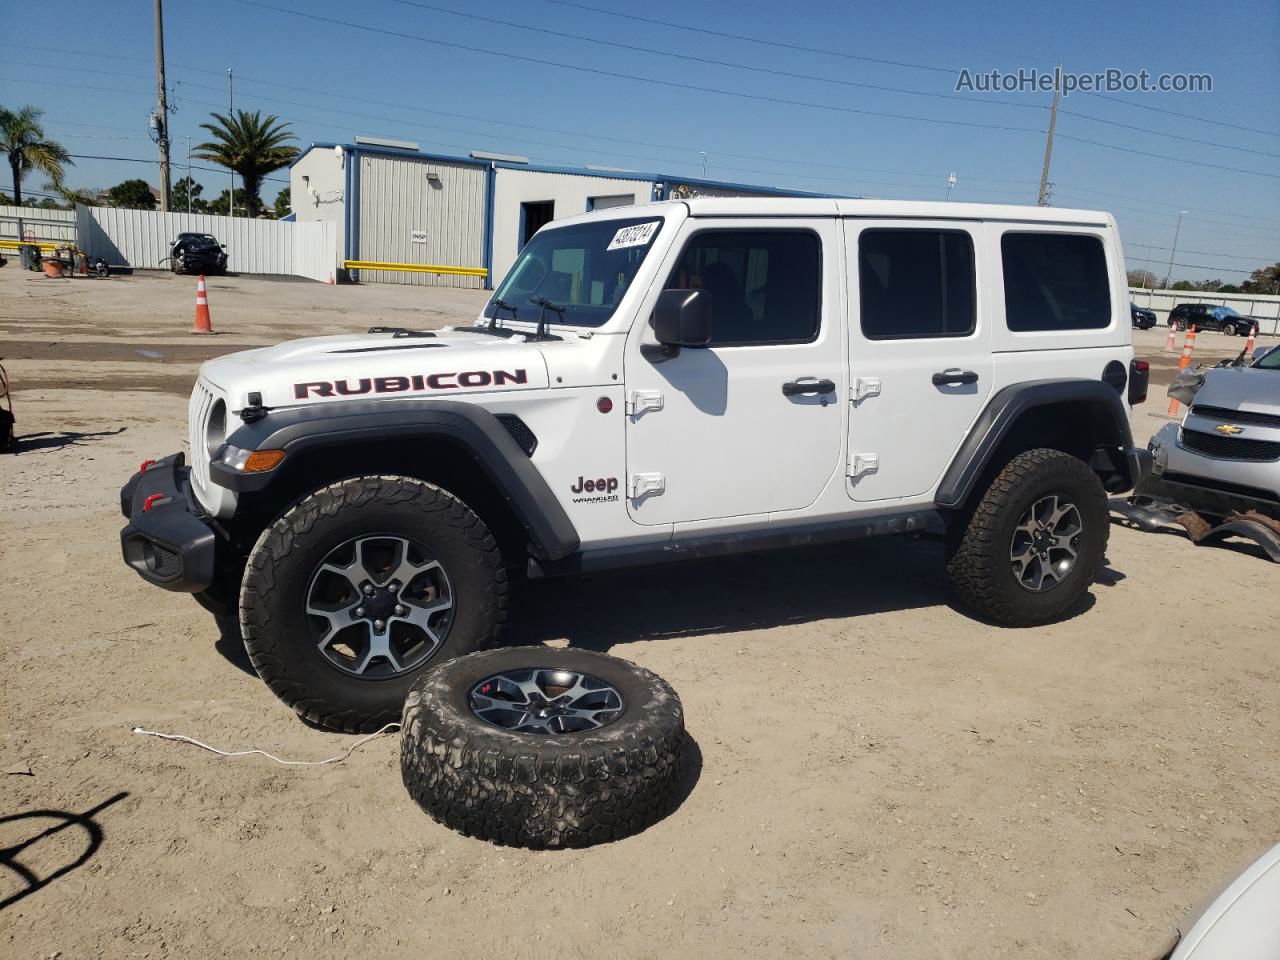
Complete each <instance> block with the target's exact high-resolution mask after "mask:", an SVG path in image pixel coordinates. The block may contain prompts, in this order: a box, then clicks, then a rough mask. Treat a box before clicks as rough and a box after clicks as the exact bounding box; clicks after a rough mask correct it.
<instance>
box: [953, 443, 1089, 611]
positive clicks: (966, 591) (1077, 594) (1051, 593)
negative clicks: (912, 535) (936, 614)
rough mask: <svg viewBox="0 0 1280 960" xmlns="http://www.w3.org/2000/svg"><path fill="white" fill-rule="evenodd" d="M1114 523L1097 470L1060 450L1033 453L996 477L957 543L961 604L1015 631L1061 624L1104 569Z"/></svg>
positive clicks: (955, 577)
mask: <svg viewBox="0 0 1280 960" xmlns="http://www.w3.org/2000/svg"><path fill="white" fill-rule="evenodd" d="M1109 534H1110V523H1109V520H1108V514H1107V495H1106V491H1104V490H1103V488H1102V483H1101V482H1100V481H1099V480H1098V477H1097V475H1096V474H1095V473H1094V472H1093V470H1092V469H1091V468H1090V467H1089V466H1088V464H1086V463H1084V462H1083V461H1082V460H1080V459H1079V458H1078V457H1073V456H1071V455H1070V454H1067V453H1063V452H1061V451H1060V450H1048V449H1037V450H1028V451H1027V452H1025V453H1021V454H1019V455H1018V456H1016V457H1014V458H1013V459H1012V460H1010V461H1009V463H1008V464H1006V465H1005V467H1004V469H1002V470H1001V471H1000V473H999V474H997V476H996V478H995V479H994V480H993V481H992V483H991V486H990V487H988V488H987V491H986V493H984V494H983V496H982V499H981V500H980V501H979V502H978V505H977V507H976V508H975V509H974V510H973V513H972V514H971V515H969V516H968V518H967V522H964V523H963V524H962V525H961V526H959V527H958V528H957V529H956V530H955V531H954V535H953V537H952V539H951V544H950V550H949V554H950V556H949V557H948V563H947V572H948V573H949V574H950V576H951V581H952V584H953V585H954V587H955V589H956V592H957V593H958V594H959V595H960V599H961V600H962V601H963V602H964V603H965V604H966V605H967V606H968V607H970V608H971V609H973V610H974V611H975V612H977V613H978V614H980V615H981V616H984V617H986V618H988V619H990V620H992V621H994V622H996V623H999V624H1001V625H1003V626H1009V627H1027V626H1035V625H1037V624H1041V623H1047V622H1049V621H1051V620H1056V619H1058V618H1059V617H1061V616H1062V615H1063V614H1064V613H1066V612H1067V611H1068V610H1069V609H1070V608H1071V607H1072V606H1074V605H1075V604H1076V603H1077V602H1078V601H1079V600H1080V598H1081V596H1083V594H1084V592H1085V591H1086V590H1087V589H1088V587H1089V584H1090V583H1092V582H1093V578H1094V577H1095V576H1096V575H1097V572H1098V569H1099V567H1100V566H1101V565H1102V559H1103V555H1104V554H1105V552H1106V548H1107V538H1108V535H1109Z"/></svg>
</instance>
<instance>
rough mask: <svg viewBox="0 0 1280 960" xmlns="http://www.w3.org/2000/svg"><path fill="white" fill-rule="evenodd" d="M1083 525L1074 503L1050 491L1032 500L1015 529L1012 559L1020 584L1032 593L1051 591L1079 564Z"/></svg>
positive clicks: (1015, 575)
mask: <svg viewBox="0 0 1280 960" xmlns="http://www.w3.org/2000/svg"><path fill="white" fill-rule="evenodd" d="M1083 532H1084V524H1083V523H1082V521H1081V519H1080V510H1079V509H1078V508H1077V507H1076V505H1075V504H1074V503H1072V502H1071V501H1070V500H1067V499H1066V498H1065V497H1062V496H1059V495H1058V494H1050V495H1049V496H1047V497H1042V498H1040V499H1039V500H1037V501H1036V502H1035V503H1033V504H1032V505H1031V506H1030V507H1029V508H1028V509H1027V510H1026V511H1025V512H1024V513H1023V514H1022V516H1021V517H1020V518H1019V520H1018V524H1017V526H1015V527H1014V528H1013V539H1012V541H1011V543H1010V545H1009V560H1010V564H1011V566H1012V568H1013V575H1014V577H1015V578H1016V579H1017V581H1018V583H1019V585H1021V586H1022V587H1023V589H1025V590H1030V591H1031V592H1032V593H1042V592H1043V591H1045V590H1052V589H1053V588H1054V587H1056V586H1057V585H1058V584H1059V583H1061V582H1062V581H1063V580H1064V579H1066V577H1067V575H1068V574H1069V573H1071V571H1072V569H1073V568H1074V567H1075V565H1076V556H1077V550H1078V548H1079V545H1080V535H1081V533H1083Z"/></svg>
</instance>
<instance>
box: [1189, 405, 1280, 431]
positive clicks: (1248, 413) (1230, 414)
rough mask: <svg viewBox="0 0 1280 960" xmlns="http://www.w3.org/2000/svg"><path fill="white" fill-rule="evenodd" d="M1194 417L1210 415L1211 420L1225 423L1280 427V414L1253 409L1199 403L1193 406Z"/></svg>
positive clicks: (1192, 413)
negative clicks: (1234, 408) (1231, 408)
mask: <svg viewBox="0 0 1280 960" xmlns="http://www.w3.org/2000/svg"><path fill="white" fill-rule="evenodd" d="M1191 415H1192V416H1193V417H1208V418H1209V419H1210V420H1221V421H1222V422H1224V423H1251V424H1255V425H1256V426H1259V427H1278V428H1280V414H1275V413H1258V412H1256V411H1253V410H1229V409H1227V408H1226V407H1211V406H1209V405H1207V404H1204V403H1197V404H1196V405H1195V406H1194V407H1192V408H1191Z"/></svg>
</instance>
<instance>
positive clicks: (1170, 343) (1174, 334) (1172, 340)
mask: <svg viewBox="0 0 1280 960" xmlns="http://www.w3.org/2000/svg"><path fill="white" fill-rule="evenodd" d="M1177 338H1178V331H1177V330H1175V329H1174V326H1173V324H1172V323H1171V324H1169V339H1168V340H1166V341H1165V342H1164V349H1165V352H1166V353H1173V352H1174V351H1175V350H1177V349H1178V344H1177V342H1176V341H1177Z"/></svg>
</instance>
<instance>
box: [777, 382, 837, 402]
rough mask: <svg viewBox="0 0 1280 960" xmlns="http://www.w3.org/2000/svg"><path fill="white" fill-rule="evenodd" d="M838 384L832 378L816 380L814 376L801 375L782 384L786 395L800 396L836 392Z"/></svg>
mask: <svg viewBox="0 0 1280 960" xmlns="http://www.w3.org/2000/svg"><path fill="white" fill-rule="evenodd" d="M835 392H836V385H835V382H834V381H832V380H815V379H814V378H813V377H801V378H800V379H798V380H788V381H787V382H786V383H784V384H783V385H782V395H783V396H784V397H799V396H804V395H806V394H821V393H835Z"/></svg>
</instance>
